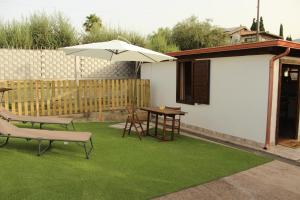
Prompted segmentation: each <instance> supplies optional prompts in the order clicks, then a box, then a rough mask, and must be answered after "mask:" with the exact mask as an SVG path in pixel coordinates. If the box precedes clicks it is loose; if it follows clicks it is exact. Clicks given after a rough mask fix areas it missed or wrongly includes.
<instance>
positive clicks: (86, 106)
mask: <svg viewBox="0 0 300 200" xmlns="http://www.w3.org/2000/svg"><path fill="white" fill-rule="evenodd" d="M83 83H84V87H83V91H84V92H83V95H84V97H83V98H84V112H85V113H87V112H88V100H87V95H88V90H87V84H88V83H87V80H84V81H83Z"/></svg>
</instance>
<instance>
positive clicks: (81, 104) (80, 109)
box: [78, 81, 83, 113]
mask: <svg viewBox="0 0 300 200" xmlns="http://www.w3.org/2000/svg"><path fill="white" fill-rule="evenodd" d="M82 84H83V82H82V81H79V88H78V93H79V98H78V100H79V111H80V113H83V103H82Z"/></svg>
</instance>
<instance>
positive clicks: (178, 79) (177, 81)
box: [176, 59, 211, 105]
mask: <svg viewBox="0 0 300 200" xmlns="http://www.w3.org/2000/svg"><path fill="white" fill-rule="evenodd" d="M199 61H208V63H209V68H208V85H207V87H208V94H207V95H208V102H207V103H197V102H195V100H194V63H195V62H199ZM184 62H191V65H192V74H191V81H192V101H187V100H180V75H181V74H180V64H181V63H184ZM210 68H211V60H210V59H199V60H195V59H181V60H177V62H176V103H180V104H187V105H209V104H210V75H211V69H210Z"/></svg>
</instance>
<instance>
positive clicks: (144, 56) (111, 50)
mask: <svg viewBox="0 0 300 200" xmlns="http://www.w3.org/2000/svg"><path fill="white" fill-rule="evenodd" d="M61 50H63V51H64V52H65V53H66V54H67V55H74V56H88V57H96V58H101V59H105V60H110V61H135V62H151V63H152V62H160V61H166V60H175V59H176V58H174V57H171V56H168V55H165V54H162V53H158V52H156V51H152V50H149V49H145V48H142V47H139V46H135V45H132V44H128V43H126V42H123V41H121V40H112V41H108V42H98V43H90V44H82V45H76V46H70V47H64V48H61Z"/></svg>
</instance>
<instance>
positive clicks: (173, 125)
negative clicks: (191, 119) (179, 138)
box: [171, 115, 175, 140]
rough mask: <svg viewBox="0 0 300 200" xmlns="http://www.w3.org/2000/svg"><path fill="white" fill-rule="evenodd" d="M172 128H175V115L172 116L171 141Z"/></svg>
mask: <svg viewBox="0 0 300 200" xmlns="http://www.w3.org/2000/svg"><path fill="white" fill-rule="evenodd" d="M174 128H175V115H174V116H172V133H171V140H174Z"/></svg>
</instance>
